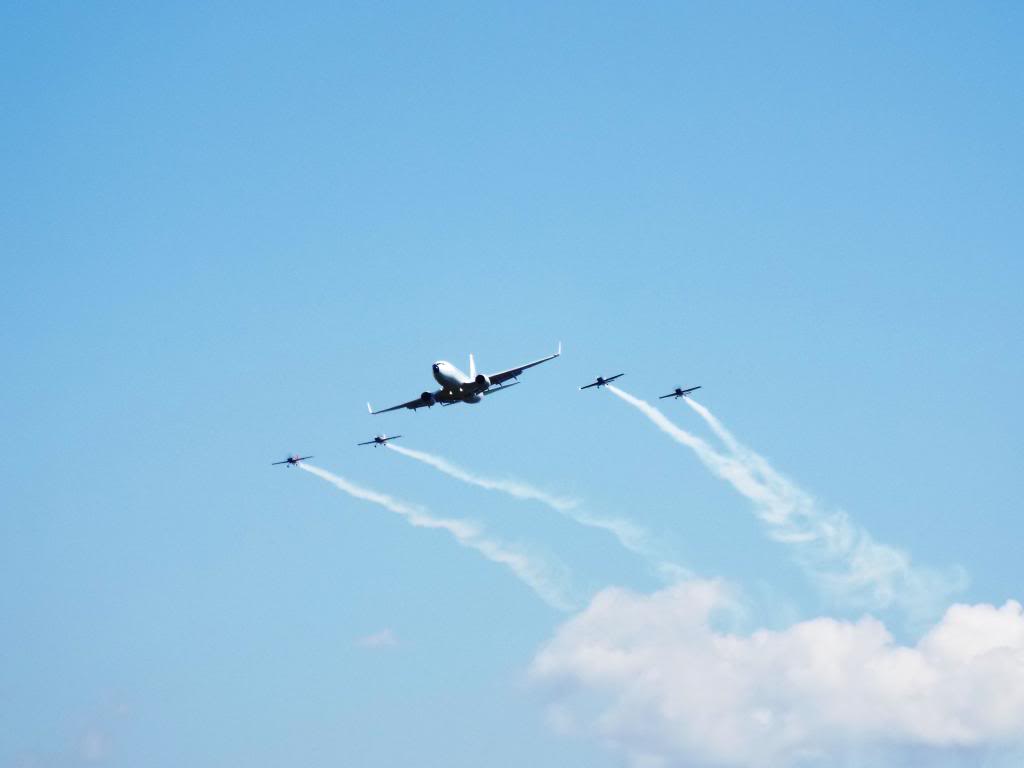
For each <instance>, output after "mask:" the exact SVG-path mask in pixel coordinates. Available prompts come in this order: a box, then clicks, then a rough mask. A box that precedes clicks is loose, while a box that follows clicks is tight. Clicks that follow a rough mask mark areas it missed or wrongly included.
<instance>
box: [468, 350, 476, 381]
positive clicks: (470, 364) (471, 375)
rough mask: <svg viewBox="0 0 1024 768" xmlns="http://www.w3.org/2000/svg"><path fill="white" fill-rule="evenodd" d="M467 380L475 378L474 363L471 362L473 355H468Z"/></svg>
mask: <svg viewBox="0 0 1024 768" xmlns="http://www.w3.org/2000/svg"><path fill="white" fill-rule="evenodd" d="M469 378H471V379H475V378H476V362H475V361H474V360H473V353H472V352H470V353H469Z"/></svg>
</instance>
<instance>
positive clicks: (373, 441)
mask: <svg viewBox="0 0 1024 768" xmlns="http://www.w3.org/2000/svg"><path fill="white" fill-rule="evenodd" d="M376 442H377V441H376V440H367V441H366V442H365V443H356V445H373V444H374V443H376Z"/></svg>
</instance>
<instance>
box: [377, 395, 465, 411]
mask: <svg viewBox="0 0 1024 768" xmlns="http://www.w3.org/2000/svg"><path fill="white" fill-rule="evenodd" d="M432 394H433V395H434V402H432V403H426V402H424V401H423V398H422V397H417V398H416V399H415V400H410V401H409V402H408V403H400V404H399V405H392V406H391V407H390V408H381V409H380V410H379V411H375V410H373V406H371V405H370V404H369V403H367V404H366V410H368V411H369V412H370V414H371V415H373V416H376V415H377V414H378V413H387V412H388V411H399V410H401V409H402V408H408V409H409V410H410V411H415V410H416V409H417V408H424V407H426V406H430V405H433V404H434V403H438V404H439V405H449V404H451V403H454V402H456V400H455V399H454V398H452V397H451V396H450V395H446V394H445V393H444V392H443V391H440V390H439V391H437V392H434V393H432Z"/></svg>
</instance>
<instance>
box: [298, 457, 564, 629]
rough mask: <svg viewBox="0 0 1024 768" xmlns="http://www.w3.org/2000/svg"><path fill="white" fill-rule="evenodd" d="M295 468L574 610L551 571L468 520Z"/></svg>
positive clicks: (310, 467) (313, 468) (327, 474)
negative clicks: (434, 533)
mask: <svg viewBox="0 0 1024 768" xmlns="http://www.w3.org/2000/svg"><path fill="white" fill-rule="evenodd" d="M298 466H299V468H300V469H304V470H306V471H307V472H309V473H311V474H313V475H316V476H317V477H319V478H320V479H321V480H326V481H327V482H328V483H330V484H331V485H333V486H335V487H336V488H339V489H340V490H342V491H344V492H345V493H347V494H348V495H350V496H352V497H354V498H357V499H362V500H363V501H369V502H371V503H373V504H377V505H378V506H381V507H384V508H385V509H387V510H389V511H391V512H394V513H395V514H397V515H401V516H402V517H404V518H405V519H406V521H407V522H408V523H409V524H410V525H412V526H414V527H416V528H434V529H439V530H443V531H447V532H448V533H449V534H451V536H452V537H453V538H454V539H455V540H456V541H457V542H458V543H459V544H461V545H462V546H464V547H468V548H469V549H474V550H476V551H477V552H479V553H480V554H482V555H483V556H484V557H486V558H487V559H488V560H491V561H492V562H495V563H500V564H501V565H504V566H506V567H507V568H509V569H510V570H511V571H512V572H513V573H514V574H515V575H516V576H518V577H519V578H520V579H521V580H522V581H523V582H525V583H526V584H527V585H528V586H529V587H530V588H531V589H532V590H533V591H534V592H536V593H537V595H538V596H539V597H540V598H541V599H542V600H544V601H545V602H546V603H548V604H549V605H551V606H552V607H554V608H557V609H559V610H562V611H571V610H573V609H574V607H575V605H574V602H573V601H572V600H570V599H569V598H568V597H567V596H566V594H565V590H564V588H563V586H562V585H561V584H560V583H559V581H560V579H558V578H556V577H555V576H554V575H553V574H552V573H551V572H550V568H548V567H546V566H545V565H544V564H543V563H540V562H537V561H535V560H534V559H533V558H532V557H530V556H529V555H527V554H525V553H523V552H519V551H516V550H512V549H509V548H508V547H506V546H505V545H503V544H501V543H499V542H496V541H493V540H492V539H488V538H486V537H485V536H484V535H483V534H482V532H481V530H480V529H479V528H478V527H477V526H476V525H475V524H474V523H471V522H469V521H467V520H449V519H445V518H438V517H433V516H432V515H430V514H428V513H427V511H426V510H424V509H423V508H422V507H418V506H414V505H412V504H408V503H406V502H404V501H400V500H398V499H395V498H393V497H391V496H388V495H387V494H383V493H380V492H378V491H373V490H370V489H368V488H363V487H361V486H358V485H356V484H355V483H352V482H350V481H348V480H346V479H345V478H343V477H339V476H338V475H335V474H332V473H331V472H328V471H327V470H325V469H321V468H320V467H317V466H314V465H312V464H307V463H302V464H299V465H298Z"/></svg>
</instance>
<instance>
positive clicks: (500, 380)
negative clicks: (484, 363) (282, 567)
mask: <svg viewBox="0 0 1024 768" xmlns="http://www.w3.org/2000/svg"><path fill="white" fill-rule="evenodd" d="M561 354H562V345H561V344H559V345H558V351H557V352H555V354H553V355H548V356H547V357H542V358H541V359H539V360H534V361H533V362H532V363H525V364H523V365H519V366H516V367H515V368H506V369H505V370H503V371H498V372H497V373H491V374H484V373H477V371H476V363H475V362H474V361H473V355H470V356H469V374H468V375H467V374H465V373H463V372H462V371H460V370H459V369H458V368H456V367H455V366H454V365H452V364H451V363H449V362H447V361H446V360H438V361H437V362H436V363H434V365H433V366H432V370H433V374H434V381H436V382H437V383H438V384H439V385H440V387H441V388H440V389H436V390H434V391H433V392H431V391H429V390H427V391H424V392H422V393H420V396H419V397H417V398H414V399H412V400H410V401H409V402H407V403H399V404H398V405H392V406H391V407H390V408H382V409H381V410H379V411H375V410H373V406H371V405H370V404H369V403H367V404H366V408H367V410H368V411H369V412H370V414H371V415H374V416H376V415H377V414H379V413H387V412H388V411H398V410H401V409H403V408H405V409H407V410H410V411H415V410H416V409H417V408H431V407H433V406H434V405H443V406H448V405H455V404H456V403H479V402H480V401H481V400H483V398H484V397H485V396H487V395H493V394H494V393H495V392H502V391H504V390H506V389H508V388H509V387H514V386H515V385H516V384H518V383H519V377H520V376H521V375H522V373H523V371H526V370H528V369H530V368H533V367H534V366H537V365H540V364H541V363H546V362H547V361H548V360H554V359H555V358H556V357H560V356H561ZM625 375H626V374H624V373H617V374H615V375H614V376H609V377H607V378H605V377H604V376H598V377H597V378H596V379H595V380H594V381H592V382H591V383H590V384H585V385H583V386H582V387H580V389H581V390H583V389H590V388H591V387H596V388H597V389H600V388H601V387H604V386H607V385H608V384H611V383H612V382H613V381H615V380H616V379H618V378H621V377H622V376H625ZM698 389H700V387H699V386H696V387H689V388H687V389H683V388H681V387H676V388H675V389H674V390H673V391H672V392H669V393H668V394H667V395H661V397H660V398H659V399H661V400H664V399H665V398H667V397H672V398H679V397H688V396H689V395H690V393H691V392H694V391H695V390H698ZM400 437H401V435H392V436H391V437H388V436H387V435H377V436H376V437H374V438H373V439H372V440H367V441H366V442H363V443H357V444H356V445H372V446H373V447H374V448H376V447H377V446H379V445H387V443H388V441H389V440H397V439H398V438H400ZM312 458H313V457H312V456H299V455H297V454H296V455H295V456H289V457H288V458H286V459H285V460H284V461H275V462H274V463H273V464H272V465H271V466H277V465H278V464H284V465H286V466H289V467H294V466H295V465H296V464H298V463H299V462H300V461H305V460H306V459H312Z"/></svg>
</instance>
